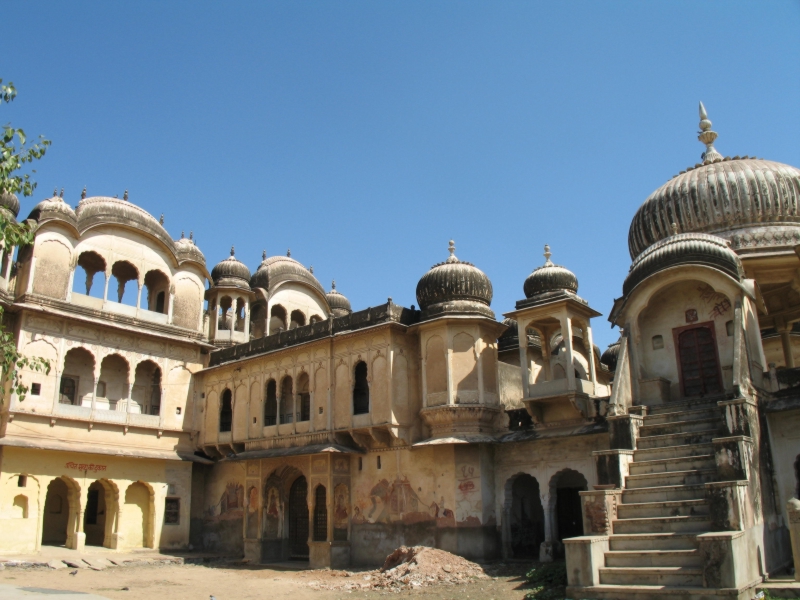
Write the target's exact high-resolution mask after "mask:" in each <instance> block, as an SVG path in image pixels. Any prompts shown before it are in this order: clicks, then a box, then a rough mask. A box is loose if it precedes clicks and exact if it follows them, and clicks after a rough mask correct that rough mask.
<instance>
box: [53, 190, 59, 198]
mask: <svg viewBox="0 0 800 600" xmlns="http://www.w3.org/2000/svg"><path fill="white" fill-rule="evenodd" d="M53 198H58V188H57V187H54V188H53Z"/></svg>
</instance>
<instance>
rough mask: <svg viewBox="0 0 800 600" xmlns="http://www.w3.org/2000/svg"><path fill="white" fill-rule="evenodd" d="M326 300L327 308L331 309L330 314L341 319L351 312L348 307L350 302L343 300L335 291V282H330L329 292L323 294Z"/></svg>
mask: <svg viewBox="0 0 800 600" xmlns="http://www.w3.org/2000/svg"><path fill="white" fill-rule="evenodd" d="M325 298H326V299H327V300H328V306H330V307H331V312H332V313H333V314H334V315H335V316H337V317H343V316H345V315H349V314H350V313H351V312H353V309H352V308H351V307H350V300H348V299H347V298H345V297H344V296H343V295H342V294H340V293H339V292H338V291H336V282H335V281H332V282H331V291H330V292H328V293H327V294H325Z"/></svg>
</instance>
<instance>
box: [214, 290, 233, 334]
mask: <svg viewBox="0 0 800 600" xmlns="http://www.w3.org/2000/svg"><path fill="white" fill-rule="evenodd" d="M232 306H233V300H232V299H231V297H230V296H223V297H222V298H220V299H219V316H218V317H217V318H218V319H219V320H218V321H217V330H218V331H230V330H231V329H233V315H232V314H231V313H232V311H231V307H232Z"/></svg>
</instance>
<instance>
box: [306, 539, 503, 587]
mask: <svg viewBox="0 0 800 600" xmlns="http://www.w3.org/2000/svg"><path fill="white" fill-rule="evenodd" d="M309 575H319V576H321V577H320V579H322V578H323V577H322V576H323V575H327V577H324V579H325V581H321V580H319V579H317V580H314V581H311V582H309V584H308V585H309V586H310V587H312V588H314V589H320V590H371V589H383V590H386V589H394V590H396V591H400V590H401V589H408V588H418V587H423V586H429V585H439V584H450V585H453V584H458V583H467V582H468V581H470V580H471V579H474V578H479V579H486V578H488V575H486V573H485V572H484V570H483V568H482V567H481V566H480V565H477V564H475V563H474V562H470V561H468V560H467V559H465V558H462V557H460V556H456V555H455V554H450V553H449V552H445V551H444V550H437V549H436V548H429V547H427V546H413V547H410V548H409V547H408V546H400V547H399V548H398V549H397V550H395V551H394V552H392V553H391V554H390V555H389V556H387V557H386V561H385V562H384V563H383V567H381V568H380V569H376V570H374V571H364V572H358V573H354V572H352V571H316V572H314V573H310V574H309ZM338 578H342V579H343V580H342V581H337V579H338Z"/></svg>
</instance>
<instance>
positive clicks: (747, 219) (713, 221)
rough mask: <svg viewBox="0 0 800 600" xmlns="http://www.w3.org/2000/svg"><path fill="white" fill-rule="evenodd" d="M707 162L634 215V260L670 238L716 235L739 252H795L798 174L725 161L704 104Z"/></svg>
mask: <svg viewBox="0 0 800 600" xmlns="http://www.w3.org/2000/svg"><path fill="white" fill-rule="evenodd" d="M701 119H702V120H701V122H700V129H701V133H700V137H699V139H700V141H701V142H703V143H705V144H706V146H707V150H706V152H705V153H704V154H703V162H702V163H701V164H696V165H695V166H694V167H690V168H689V169H687V170H686V171H683V172H681V173H680V174H679V175H677V176H675V177H673V178H672V180H670V181H668V182H667V183H665V184H664V185H662V186H661V187H660V188H658V189H657V190H656V191H655V192H653V193H652V194H651V195H650V197H649V198H647V200H645V201H644V204H642V206H641V207H640V208H639V210H638V211H636V215H635V216H634V218H633V222H632V223H631V227H630V231H629V233H628V248H629V250H630V254H631V258H636V257H637V256H638V255H639V254H641V252H642V251H643V250H644V249H645V248H647V247H648V246H650V245H652V244H654V243H655V242H657V241H658V240H661V239H664V238H666V237H668V236H670V235H671V234H672V231H671V225H672V223H676V224H677V225H678V230H679V231H681V232H688V231H694V232H704V233H713V234H715V235H719V236H721V237H724V238H725V239H727V240H730V242H731V245H732V247H733V249H734V250H736V251H737V252H742V251H744V252H747V251H748V250H750V249H756V248H759V249H760V248H765V247H769V248H780V247H786V248H787V249H791V248H793V247H794V246H795V245H797V244H800V169H797V168H795V167H792V166H789V165H785V164H781V163H778V162H773V161H769V160H763V159H760V158H749V157H747V156H745V157H739V156H734V157H733V158H723V157H722V156H721V155H720V154H719V153H718V152H717V151H716V150H715V149H714V147H713V145H712V144H713V142H714V140H715V139H716V137H717V134H716V133H715V132H713V131H711V129H710V128H711V121H709V120H708V118H707V115H706V114H705V109H704V108H702V104H701Z"/></svg>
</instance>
